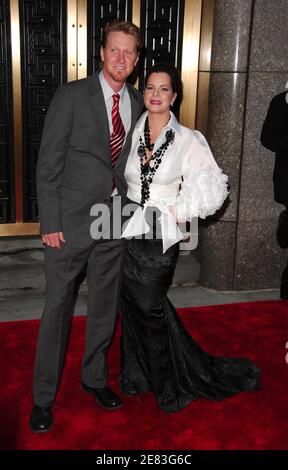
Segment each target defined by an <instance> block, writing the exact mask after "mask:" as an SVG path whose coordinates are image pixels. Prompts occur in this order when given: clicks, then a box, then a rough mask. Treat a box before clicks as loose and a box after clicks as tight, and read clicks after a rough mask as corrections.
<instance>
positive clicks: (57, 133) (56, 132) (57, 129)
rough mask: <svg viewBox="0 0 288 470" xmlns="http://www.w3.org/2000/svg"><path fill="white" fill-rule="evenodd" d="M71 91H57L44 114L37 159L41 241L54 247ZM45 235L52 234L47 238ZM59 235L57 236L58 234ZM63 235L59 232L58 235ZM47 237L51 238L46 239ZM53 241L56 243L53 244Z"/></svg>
mask: <svg viewBox="0 0 288 470" xmlns="http://www.w3.org/2000/svg"><path fill="white" fill-rule="evenodd" d="M72 109H73V108H72V99H71V94H70V93H69V90H68V88H67V86H61V87H60V88H58V90H57V91H56V93H55V95H54V97H53V99H52V101H51V103H50V106H49V109H48V111H47V115H46V118H45V124H44V129H43V134H42V140H41V146H40V152H39V157H38V162H37V174H36V182H37V200H38V210H39V218H40V231H41V234H42V235H44V237H42V238H43V241H44V243H47V242H48V243H47V244H48V245H49V246H55V247H57V243H56V238H57V239H58V241H59V238H60V239H61V238H63V240H64V237H63V234H62V225H61V216H60V195H59V185H60V180H61V174H62V171H63V168H64V164H65V157H66V153H67V148H68V145H69V140H70V134H71V130H72V123H73V111H72ZM47 234H51V235H53V237H52V238H51V237H48V238H46V239H45V237H47ZM57 234H58V237H57ZM59 234H62V235H59ZM49 238H51V240H50V241H49ZM55 243H56V244H55Z"/></svg>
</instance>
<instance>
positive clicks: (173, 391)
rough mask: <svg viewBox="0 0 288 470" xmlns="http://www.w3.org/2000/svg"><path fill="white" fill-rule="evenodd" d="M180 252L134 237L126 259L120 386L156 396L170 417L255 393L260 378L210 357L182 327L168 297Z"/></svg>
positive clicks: (242, 361)
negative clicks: (204, 402)
mask: <svg viewBox="0 0 288 470" xmlns="http://www.w3.org/2000/svg"><path fill="white" fill-rule="evenodd" d="M178 250H179V246H178V244H177V245H173V246H172V247H170V248H169V250H168V251H167V252H166V253H165V254H163V253H162V240H154V239H136V238H133V239H131V240H128V241H127V242H126V251H125V256H124V274H123V286H122V338H121V374H120V385H121V386H122V388H125V387H126V386H127V385H128V386H133V388H135V387H137V389H138V390H139V391H142V392H144V391H148V390H150V391H152V392H153V393H154V394H155V397H156V399H157V401H158V403H159V406H160V407H161V408H162V409H164V410H165V411H167V412H176V411H179V410H181V409H182V408H184V407H185V406H187V405H188V404H189V403H190V402H191V401H192V400H195V399H197V398H199V397H204V398H208V399H210V400H221V399H223V398H226V397H230V396H232V395H234V394H235V393H236V392H240V391H252V390H256V389H257V388H259V374H260V370H259V369H258V368H257V367H256V365H255V364H254V363H253V362H251V360H250V359H247V358H232V357H231V358H225V357H220V356H216V357H215V356H211V355H210V354H208V353H207V352H205V351H204V350H203V349H202V348H201V347H200V346H199V345H198V344H197V343H196V341H195V340H194V339H193V338H192V336H191V335H190V334H188V332H187V331H186V329H185V328H184V326H183V324H182V322H181V320H180V318H179V316H178V314H177V312H176V310H175V308H174V307H173V305H172V304H171V302H170V300H169V299H168V297H167V291H168V288H169V286H170V285H171V281H172V277H173V273H174V269H175V265H176V261H177V257H178Z"/></svg>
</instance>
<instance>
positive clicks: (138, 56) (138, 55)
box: [134, 54, 139, 67]
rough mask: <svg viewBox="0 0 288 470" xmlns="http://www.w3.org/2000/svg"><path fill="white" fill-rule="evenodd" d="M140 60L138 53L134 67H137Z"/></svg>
mask: <svg viewBox="0 0 288 470" xmlns="http://www.w3.org/2000/svg"><path fill="white" fill-rule="evenodd" d="M138 60H139V54H138V55H137V59H136V61H135V64H134V67H136V65H137V64H138Z"/></svg>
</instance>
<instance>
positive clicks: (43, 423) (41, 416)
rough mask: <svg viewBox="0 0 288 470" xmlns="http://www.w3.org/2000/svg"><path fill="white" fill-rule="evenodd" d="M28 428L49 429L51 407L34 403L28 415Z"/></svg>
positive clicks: (40, 430) (35, 429)
mask: <svg viewBox="0 0 288 470" xmlns="http://www.w3.org/2000/svg"><path fill="white" fill-rule="evenodd" d="M29 424H30V429H31V431H33V432H47V431H50V429H51V427H52V424H53V417H52V411H51V408H42V407H41V406H37V405H34V406H33V408H32V411H31V416H30V422H29Z"/></svg>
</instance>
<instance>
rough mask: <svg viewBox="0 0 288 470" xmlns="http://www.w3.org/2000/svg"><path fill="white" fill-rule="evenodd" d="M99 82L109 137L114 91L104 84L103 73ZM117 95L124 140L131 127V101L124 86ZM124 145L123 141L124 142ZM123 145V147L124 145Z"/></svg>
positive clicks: (100, 74) (111, 129)
mask: <svg viewBox="0 0 288 470" xmlns="http://www.w3.org/2000/svg"><path fill="white" fill-rule="evenodd" d="M99 81H100V85H101V88H102V91H103V95H104V99H105V104H106V110H107V117H108V122H109V131H110V135H111V134H112V132H113V125H112V107H113V98H112V96H113V95H114V94H115V91H114V90H113V89H112V88H111V87H110V85H109V84H108V83H107V82H106V80H105V78H104V75H103V71H102V70H101V72H100V73H99ZM118 95H120V99H119V113H120V116H121V120H122V123H123V126H124V129H125V140H126V136H127V134H128V132H129V130H130V127H131V101H130V96H129V92H128V90H127V87H126V85H125V84H124V85H123V87H122V88H121V90H120V91H118ZM124 143H125V141H124ZM124 143H123V145H124Z"/></svg>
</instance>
